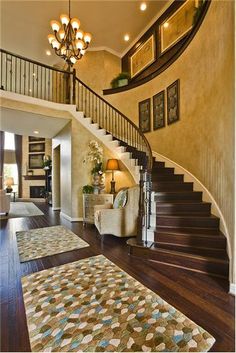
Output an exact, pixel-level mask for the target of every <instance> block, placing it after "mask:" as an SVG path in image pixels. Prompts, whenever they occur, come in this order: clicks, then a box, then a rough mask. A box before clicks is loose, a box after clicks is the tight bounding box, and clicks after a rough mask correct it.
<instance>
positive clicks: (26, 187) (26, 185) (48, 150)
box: [22, 136, 52, 198]
mask: <svg viewBox="0 0 236 353" xmlns="http://www.w3.org/2000/svg"><path fill="white" fill-rule="evenodd" d="M41 153H44V154H45V155H49V156H51V155H52V140H51V139H45V152H41ZM28 169H30V168H29V137H28V136H22V197H23V198H29V197H30V186H45V181H44V180H25V179H24V175H27V170H28ZM33 172H34V175H45V171H44V170H43V169H33Z"/></svg>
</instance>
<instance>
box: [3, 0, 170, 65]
mask: <svg viewBox="0 0 236 353" xmlns="http://www.w3.org/2000/svg"><path fill="white" fill-rule="evenodd" d="M172 1H173V0H172ZM172 1H170V0H158V1H146V3H147V9H146V11H144V12H142V11H140V9H139V6H140V4H141V1H136V0H133V1H129V0H123V1H113V0H108V1H99V0H97V1H90V0H87V1H80V0H73V1H72V3H71V15H72V17H77V18H79V20H80V21H81V29H82V30H84V31H86V32H90V33H91V34H92V36H93V37H92V42H91V45H90V47H91V49H93V50H96V48H98V49H102V48H103V49H108V50H110V51H111V52H114V53H116V54H118V55H119V56H122V55H123V54H124V53H125V51H127V50H128V49H129V47H130V46H131V44H132V42H133V41H134V40H136V39H137V38H138V36H139V35H140V34H141V33H142V32H143V30H144V28H145V27H147V26H149V25H150V24H151V23H150V22H154V20H155V19H156V18H157V17H158V15H159V14H160V13H162V12H163V11H164V9H166V7H167V6H168V4H169V3H170V2H172ZM0 5H1V9H0V21H1V48H3V49H6V50H9V51H11V52H13V53H16V54H19V55H22V56H25V57H29V58H32V59H34V60H37V61H41V62H44V63H47V64H49V65H53V64H55V63H58V60H59V62H60V59H59V58H58V57H57V56H56V55H55V54H54V53H53V51H52V55H51V56H47V55H46V50H48V49H50V46H49V43H48V40H47V35H48V34H49V33H51V28H50V25H49V22H50V20H52V19H55V20H59V16H60V14H61V13H68V2H67V1H55V0H54V1H47V0H41V1H34V0H33V1H30V0H28V1H20V0H1V1H0ZM126 33H128V34H129V36H130V41H129V42H125V41H124V39H123V37H124V35H125V34H126Z"/></svg>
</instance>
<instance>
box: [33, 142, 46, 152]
mask: <svg viewBox="0 0 236 353" xmlns="http://www.w3.org/2000/svg"><path fill="white" fill-rule="evenodd" d="M29 152H45V143H44V142H43V143H30V144H29Z"/></svg>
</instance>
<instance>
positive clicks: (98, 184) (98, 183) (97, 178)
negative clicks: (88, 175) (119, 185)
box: [92, 173, 105, 194]
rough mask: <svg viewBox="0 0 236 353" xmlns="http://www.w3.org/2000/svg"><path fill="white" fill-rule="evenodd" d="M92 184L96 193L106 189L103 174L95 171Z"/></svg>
mask: <svg viewBox="0 0 236 353" xmlns="http://www.w3.org/2000/svg"><path fill="white" fill-rule="evenodd" d="M92 185H93V190H94V191H93V193H94V194H100V193H101V191H102V190H103V189H104V187H105V185H104V180H103V174H100V173H94V174H93V180H92Z"/></svg>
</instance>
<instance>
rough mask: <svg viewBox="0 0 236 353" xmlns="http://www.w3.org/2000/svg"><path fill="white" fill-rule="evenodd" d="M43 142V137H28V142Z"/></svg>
mask: <svg viewBox="0 0 236 353" xmlns="http://www.w3.org/2000/svg"><path fill="white" fill-rule="evenodd" d="M42 141H45V138H44V137H35V136H29V142H42Z"/></svg>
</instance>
